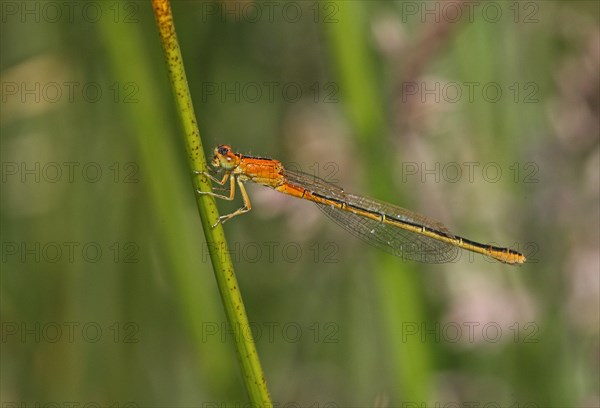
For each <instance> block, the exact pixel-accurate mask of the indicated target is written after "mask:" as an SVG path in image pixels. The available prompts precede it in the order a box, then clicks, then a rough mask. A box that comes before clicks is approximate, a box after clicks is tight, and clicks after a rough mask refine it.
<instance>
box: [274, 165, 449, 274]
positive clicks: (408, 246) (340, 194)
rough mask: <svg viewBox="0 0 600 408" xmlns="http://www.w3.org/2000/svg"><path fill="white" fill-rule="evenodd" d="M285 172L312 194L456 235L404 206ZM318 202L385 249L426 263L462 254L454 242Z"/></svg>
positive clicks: (346, 225) (353, 230) (354, 231)
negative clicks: (447, 241) (347, 191)
mask: <svg viewBox="0 0 600 408" xmlns="http://www.w3.org/2000/svg"><path fill="white" fill-rule="evenodd" d="M284 175H285V177H286V179H287V180H288V182H289V183H290V184H293V185H296V186H299V187H302V188H305V189H307V190H308V191H310V192H312V193H317V194H319V195H321V196H324V197H327V198H331V199H334V200H337V201H343V202H344V203H346V204H348V205H350V206H354V207H358V208H360V209H363V210H367V211H370V212H376V213H378V214H382V215H385V217H386V218H388V219H390V218H393V219H397V220H400V221H403V222H406V223H409V224H412V225H416V226H424V227H427V228H429V229H432V230H435V231H436V232H438V233H440V234H441V235H443V236H445V237H448V238H454V236H453V235H452V234H451V233H450V231H448V229H447V228H446V227H445V226H444V225H443V224H441V223H440V222H438V221H435V220H432V219H430V218H427V217H425V216H423V215H420V214H417V213H414V212H412V211H410V210H407V209H404V208H402V207H398V206H395V205H392V204H388V203H385V202H382V201H378V200H375V199H372V198H368V197H363V196H359V195H356V194H351V193H346V192H344V190H343V189H341V188H340V187H337V186H335V185H333V184H331V183H328V182H327V181H325V180H323V179H320V178H318V177H315V176H312V175H309V174H305V173H300V172H296V171H289V170H286V171H285V173H284ZM316 204H317V206H318V207H319V209H321V210H322V211H323V212H324V213H325V214H326V215H327V216H328V217H329V218H331V219H332V220H333V221H335V222H336V223H337V224H339V225H340V226H341V227H342V228H344V229H345V230H346V231H348V232H350V233H351V234H353V235H355V236H357V237H358V238H360V239H362V240H364V241H366V242H367V243H368V244H370V245H373V246H375V247H377V248H381V249H383V250H384V251H386V252H389V253H391V254H393V255H396V256H399V257H401V258H403V259H410V260H413V261H418V262H426V263H445V262H452V261H453V260H455V259H456V257H457V256H458V252H459V248H458V247H457V246H455V245H452V244H450V243H446V242H443V241H439V240H437V239H435V238H431V237H428V236H425V235H421V234H418V233H416V232H412V231H408V230H405V229H402V228H400V227H398V226H395V225H390V224H386V223H384V222H381V221H377V220H373V219H370V218H367V217H363V216H361V215H357V214H354V213H352V212H349V211H345V210H341V209H340V208H339V207H336V206H333V205H326V204H322V203H316Z"/></svg>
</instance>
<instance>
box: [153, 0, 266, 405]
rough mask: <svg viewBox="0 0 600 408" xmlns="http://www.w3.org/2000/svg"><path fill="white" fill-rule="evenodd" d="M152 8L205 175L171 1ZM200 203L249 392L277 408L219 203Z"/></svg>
mask: <svg viewBox="0 0 600 408" xmlns="http://www.w3.org/2000/svg"><path fill="white" fill-rule="evenodd" d="M152 6H153V9H154V15H155V17H156V23H157V26H158V31H159V34H160V39H161V42H162V45H163V50H164V53H165V59H166V61H167V65H168V70H169V77H170V80H171V85H172V87H173V92H174V94H175V100H176V103H177V110H178V113H179V116H180V119H181V123H182V125H183V129H184V131H185V134H184V137H185V148H186V152H187V156H188V161H189V165H190V169H191V171H194V170H204V169H206V159H205V157H204V150H203V148H202V143H201V139H200V131H199V130H198V126H197V124H196V117H195V114H194V108H193V105H192V99H191V97H190V91H189V88H188V84H187V78H186V75H185V70H184V67H183V59H182V56H181V51H180V49H179V43H178V42H177V35H176V34H175V26H174V24H173V14H172V12H171V6H170V4H169V1H168V0H153V1H152ZM194 188H198V189H200V190H202V191H210V190H211V185H210V183H209V181H208V179H207V178H205V177H194ZM196 202H197V204H198V212H199V213H200V218H201V221H202V228H203V229H204V235H205V236H206V242H207V244H208V249H209V254H210V258H211V262H212V265H213V269H214V272H215V277H216V279H217V285H218V287H219V292H220V294H221V299H222V301H223V306H224V307H225V314H226V316H227V320H228V322H229V324H230V326H231V329H232V330H233V333H234V339H235V346H236V351H237V355H238V358H239V361H240V366H241V369H242V374H243V377H244V382H245V385H246V390H247V392H248V395H249V397H250V400H251V401H252V402H253V403H255V404H257V406H261V407H264V406H271V405H272V404H271V401H270V396H269V392H268V390H267V385H266V381H265V377H264V374H263V371H262V368H261V365H260V360H259V358H258V354H257V352H256V347H255V344H254V338H253V336H252V332H251V331H250V330H249V327H250V326H249V324H248V317H247V316H246V310H245V308H244V303H243V300H242V295H241V293H240V290H239V288H238V283H237V279H236V276H235V272H234V270H233V264H232V262H231V258H230V256H229V250H228V246H227V241H226V240H225V233H224V231H223V227H222V226H221V225H220V224H219V225H217V226H216V227H215V228H213V227H212V225H214V224H215V223H216V222H217V218H218V212H217V207H216V204H215V200H214V198H212V197H210V196H208V195H198V196H197V198H196Z"/></svg>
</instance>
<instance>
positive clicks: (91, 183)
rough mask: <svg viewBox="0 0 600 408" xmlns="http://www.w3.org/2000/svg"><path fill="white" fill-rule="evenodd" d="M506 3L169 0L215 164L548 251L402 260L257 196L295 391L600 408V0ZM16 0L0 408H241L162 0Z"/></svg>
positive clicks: (251, 293)
mask: <svg viewBox="0 0 600 408" xmlns="http://www.w3.org/2000/svg"><path fill="white" fill-rule="evenodd" d="M491 4H492V6H484V5H483V4H480V3H479V2H392V1H369V2H366V1H348V2H321V3H318V2H312V1H306V2H305V1H302V2H290V3H281V2H277V1H275V2H258V3H254V2H251V1H243V2H234V1H222V2H199V1H181V2H174V4H173V12H174V16H175V25H176V28H177V34H178V36H179V41H180V44H181V46H182V52H183V56H184V60H185V61H184V62H185V65H186V67H187V75H188V80H189V85H190V89H191V92H192V97H193V99H194V103H195V109H196V113H197V119H198V124H199V127H200V131H201V134H202V135H203V143H204V146H205V150H206V152H207V154H211V149H212V147H213V146H215V145H216V144H218V143H229V144H231V145H232V146H233V147H234V148H235V149H237V150H238V151H240V152H243V153H248V154H253V155H257V156H267V157H274V158H278V159H280V160H282V161H283V162H284V163H287V164H288V165H290V166H295V168H300V169H302V170H304V171H307V172H311V173H312V172H318V174H319V175H320V176H321V177H324V178H326V179H329V180H334V181H337V182H338V183H339V184H340V185H342V186H344V187H345V188H346V189H347V190H349V191H356V192H362V193H364V194H368V195H371V196H376V197H378V198H381V199H385V200H387V201H390V202H393V203H396V204H398V205H402V206H404V207H407V208H410V209H413V210H416V211H419V212H421V213H424V214H428V215H430V216H433V217H434V218H437V219H439V220H441V221H443V222H444V223H445V224H446V225H447V226H449V227H450V228H451V230H452V231H454V232H456V233H458V234H460V235H463V236H466V237H469V238H472V239H474V240H478V241H482V242H488V241H493V242H495V243H497V244H501V245H506V246H511V247H513V248H515V249H519V250H521V251H523V252H525V254H526V255H527V256H528V258H529V260H530V262H529V263H527V264H526V265H524V266H522V267H510V266H507V265H502V264H498V263H492V262H490V261H488V260H485V259H483V258H482V257H479V256H467V255H466V254H463V257H462V259H460V260H459V261H457V262H455V263H450V264H446V265H422V264H417V263H413V262H403V261H402V260H400V259H397V258H394V257H392V256H390V255H387V254H385V253H383V252H380V251H379V250H377V249H375V248H372V247H370V246H368V245H366V244H364V243H363V242H361V241H359V240H357V239H355V238H354V237H352V236H350V235H349V234H347V233H345V231H343V230H342V229H339V228H337V227H336V226H334V224H333V223H332V222H330V221H329V220H328V219H327V218H326V217H324V216H323V215H322V214H321V213H320V212H319V211H318V209H317V208H315V206H313V205H311V204H310V203H306V202H302V201H301V200H294V199H292V198H287V197H284V196H280V195H278V194H277V193H276V192H274V191H271V190H269V189H266V188H263V187H260V186H249V187H248V190H249V193H250V196H251V199H252V203H253V205H254V208H253V210H252V212H251V213H250V214H248V215H245V216H243V217H240V218H237V219H235V220H234V221H231V222H230V223H228V224H226V226H225V229H226V233H227V236H228V240H229V243H230V247H231V249H232V257H233V259H234V262H235V265H236V269H237V274H238V278H239V281H240V287H241V290H242V293H243V295H244V299H245V302H246V309H247V312H248V314H249V319H250V320H251V321H252V322H253V328H254V334H255V336H256V342H257V347H258V351H259V355H260V357H261V360H262V364H263V368H264V370H265V375H266V377H267V382H268V385H269V388H270V391H271V394H272V398H273V401H274V402H275V403H277V404H280V406H294V405H290V404H296V405H295V406H329V407H334V406H338V407H342V406H344V407H350V406H353V407H371V406H378V407H388V406H390V407H391V406H408V407H413V406H414V407H416V406H419V407H421V406H427V407H429V406H449V405H448V404H457V405H452V406H467V405H465V404H473V403H477V404H480V406H510V407H567V406H568V407H574V406H577V407H595V406H599V405H600V397H599V390H598V388H599V381H600V377H599V352H600V347H599V286H600V284H599V275H600V274H599V268H600V266H599V252H598V248H599V232H598V226H599V224H600V222H599V220H600V219H599V205H598V203H599V201H598V197H599V184H600V181H599V171H598V169H599V164H600V154H599V153H600V150H599V143H598V142H599V137H598V136H599V129H598V123H599V118H598V106H599V72H600V62H599V61H600V31H599V30H600V28H599V18H600V13H599V3H598V2H596V1H571V2H566V1H537V2H504V1H502V2H491ZM1 5H2V25H1V38H2V39H1V41H2V43H1V53H2V55H1V62H0V70H1V71H0V78H1V81H2V112H1V113H2V115H1V125H0V129H1V132H2V136H1V142H2V146H1V157H2V184H1V187H2V197H1V205H2V213H1V222H2V231H1V238H2V273H1V282H0V283H1V292H0V293H1V303H0V305H1V313H0V318H1V320H2V341H1V343H0V346H1V381H0V393H1V395H2V396H1V400H2V403H3V404H4V405H3V406H14V405H6V404H11V403H12V404H16V403H19V404H27V406H33V404H36V403H37V404H42V405H43V404H49V403H54V404H58V406H66V405H65V404H68V403H69V402H73V401H77V402H78V403H79V404H80V405H85V404H98V405H101V406H132V407H133V406H144V407H149V406H154V407H166V406H171V407H173V406H219V407H225V406H245V405H244V404H245V401H246V396H245V392H244V389H243V385H242V382H241V379H240V374H239V369H238V366H237V362H236V359H235V356H234V351H233V346H232V339H231V333H230V332H229V331H228V328H227V326H226V323H225V320H224V314H223V312H222V308H221V304H220V299H219V297H218V294H217V289H216V286H215V284H214V277H213V275H212V271H211V266H210V262H209V259H208V252H207V248H206V244H205V241H204V237H203V236H202V232H201V231H202V230H201V228H200V223H199V221H198V216H197V212H196V209H195V208H194V193H193V190H192V188H191V183H190V177H191V176H190V169H188V168H186V166H185V160H184V152H183V148H182V143H181V142H182V138H181V135H180V132H181V129H180V127H179V124H178V122H177V120H176V115H175V112H174V104H173V98H172V95H171V91H170V88H169V86H168V85H169V83H168V79H167V75H166V70H165V63H164V61H163V59H162V52H161V50H160V45H159V42H158V36H157V33H156V28H155V25H154V19H153V15H152V11H151V7H150V4H149V2H144V1H136V2H112V1H106V2H88V3H86V2H77V1H75V2H66V3H61V2H35V1H26V2H11V1H2V3H1ZM498 13H500V14H498ZM498 89H499V90H500V91H501V92H502V93H501V94H497V93H496V92H497V91H498ZM457 92H458V93H457ZM457 169H458V171H459V172H457ZM498 170H500V171H501V174H500V173H498V174H497V173H496V172H497V171H498ZM239 205H240V203H239V201H237V202H234V203H219V207H220V208H221V211H222V213H226V212H228V211H230V210H233V209H235V208H236V207H237V206H239ZM436 403H437V404H439V405H434V404H436ZM236 404H237V405H236ZM284 404H287V405H284ZM411 404H412V405H411ZM486 404H489V405H486ZM19 406H25V405H19ZM43 406H44V405H43Z"/></svg>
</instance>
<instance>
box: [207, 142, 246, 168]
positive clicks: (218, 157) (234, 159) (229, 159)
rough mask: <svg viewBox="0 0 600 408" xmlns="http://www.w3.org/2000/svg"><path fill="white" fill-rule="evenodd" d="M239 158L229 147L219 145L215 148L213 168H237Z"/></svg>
mask: <svg viewBox="0 0 600 408" xmlns="http://www.w3.org/2000/svg"><path fill="white" fill-rule="evenodd" d="M239 161H240V158H239V157H238V155H236V154H235V153H234V152H233V151H232V150H231V146H228V145H219V146H217V147H215V156H214V157H213V159H212V165H213V166H214V167H222V168H224V169H225V170H231V169H234V168H236V167H237V166H238V164H239Z"/></svg>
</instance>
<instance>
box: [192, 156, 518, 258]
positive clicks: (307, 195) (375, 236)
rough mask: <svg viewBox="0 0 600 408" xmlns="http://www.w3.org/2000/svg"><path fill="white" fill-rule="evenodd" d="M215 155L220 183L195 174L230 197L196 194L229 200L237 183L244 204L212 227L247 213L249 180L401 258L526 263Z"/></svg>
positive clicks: (426, 222)
mask: <svg viewBox="0 0 600 408" xmlns="http://www.w3.org/2000/svg"><path fill="white" fill-rule="evenodd" d="M214 153H215V154H214V157H213V159H212V165H213V166H214V167H215V168H221V169H223V170H224V171H225V174H224V175H223V178H222V179H220V180H219V179H218V178H216V177H214V176H212V175H211V174H209V173H207V172H199V171H197V172H195V173H196V174H203V175H205V176H207V177H208V178H210V179H211V180H212V181H214V182H216V183H218V184H219V185H222V186H223V185H225V184H226V183H227V182H229V184H230V190H229V195H228V196H227V195H223V194H217V193H214V192H210V191H208V192H207V191H198V193H199V194H208V195H211V196H213V197H217V198H221V199H225V200H233V198H234V196H235V184H236V183H237V185H238V186H239V189H240V193H241V194H242V199H243V202H244V206H243V207H241V208H239V209H238V210H236V211H234V212H232V213H231V214H227V215H223V216H221V217H219V220H218V221H217V223H216V224H215V225H214V226H216V225H217V224H218V223H224V222H225V221H228V220H230V219H231V218H233V217H235V216H236V215H240V214H243V213H245V212H248V211H250V209H251V208H252V206H251V204H250V199H249V198H248V194H247V193H246V189H245V187H244V183H245V182H247V181H251V182H253V183H258V184H262V185H265V186H268V187H271V188H273V189H275V190H277V191H279V192H281V193H284V194H288V195H291V196H294V197H298V198H302V199H305V200H309V201H312V202H314V203H315V204H317V206H318V207H319V208H320V209H321V210H322V211H323V212H324V213H325V214H327V215H328V216H329V217H330V218H331V219H333V220H334V221H335V222H337V223H338V224H339V225H341V226H342V227H343V228H345V229H346V230H347V231H349V232H351V233H352V234H354V235H356V236H358V237H359V238H361V239H363V240H365V241H366V242H368V243H369V244H371V245H373V246H376V247H378V248H381V249H383V250H385V251H387V252H390V253H392V254H394V255H396V256H400V257H402V258H403V259H411V260H414V261H420V262H427V263H444V262H452V261H453V260H455V259H456V258H457V256H458V252H459V250H460V249H466V250H469V251H472V252H476V253H479V254H482V255H485V256H488V257H491V258H493V259H496V260H498V261H501V262H504V263H507V264H522V263H524V262H525V256H524V255H522V254H520V253H519V252H517V251H513V250H512V249H508V248H500V247H496V246H492V245H485V244H480V243H478V242H475V241H471V240H468V239H466V238H462V237H459V236H456V235H454V234H452V233H451V232H450V231H448V229H447V228H446V227H445V226H444V225H443V224H442V223H440V222H438V221H434V220H432V219H430V218H427V217H425V216H423V215H420V214H417V213H414V212H412V211H409V210H406V209H404V208H401V207H397V206H395V205H392V204H388V203H385V202H382V201H378V200H375V199H372V198H368V197H363V196H360V195H356V194H351V193H347V192H345V191H344V190H343V189H341V188H340V187H338V186H336V185H334V184H331V183H329V182H327V181H325V180H323V179H320V178H318V177H316V176H313V175H310V174H306V173H302V172H300V171H293V170H288V169H286V168H284V166H283V165H282V164H281V162H280V161H278V160H273V159H268V158H262V157H253V156H246V155H242V154H240V153H235V152H233V151H232V149H231V147H230V146H228V145H219V146H218V147H216V148H215V150H214ZM214 226H213V227H214Z"/></svg>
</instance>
